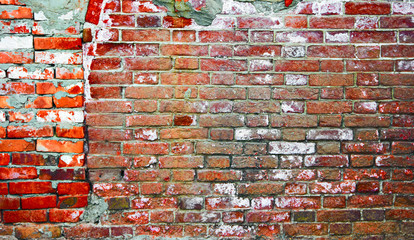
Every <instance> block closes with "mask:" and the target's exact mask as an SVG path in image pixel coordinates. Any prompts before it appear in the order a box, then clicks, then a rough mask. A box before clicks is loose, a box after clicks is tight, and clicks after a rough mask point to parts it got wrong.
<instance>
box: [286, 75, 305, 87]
mask: <svg viewBox="0 0 414 240" xmlns="http://www.w3.org/2000/svg"><path fill="white" fill-rule="evenodd" d="M285 78H286V79H285V80H286V83H285V84H286V85H291V86H302V85H306V84H307V83H308V76H306V75H293V74H286V76H285Z"/></svg>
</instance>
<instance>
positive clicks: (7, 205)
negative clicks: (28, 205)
mask: <svg viewBox="0 0 414 240" xmlns="http://www.w3.org/2000/svg"><path fill="white" fill-rule="evenodd" d="M19 208H20V199H19V198H18V197H0V209H2V210H6V209H19Z"/></svg>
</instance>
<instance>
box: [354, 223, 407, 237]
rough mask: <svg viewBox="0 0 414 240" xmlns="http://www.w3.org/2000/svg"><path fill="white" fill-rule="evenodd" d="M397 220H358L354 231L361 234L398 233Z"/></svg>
mask: <svg viewBox="0 0 414 240" xmlns="http://www.w3.org/2000/svg"><path fill="white" fill-rule="evenodd" d="M398 232H399V227H398V224H397V223H395V222H358V223H355V224H354V233H356V234H361V235H372V234H392V233H398Z"/></svg>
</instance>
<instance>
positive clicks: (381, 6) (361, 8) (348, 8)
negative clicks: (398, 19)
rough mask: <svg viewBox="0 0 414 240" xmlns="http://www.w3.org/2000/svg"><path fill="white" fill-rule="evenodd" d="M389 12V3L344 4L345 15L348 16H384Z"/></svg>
mask: <svg viewBox="0 0 414 240" xmlns="http://www.w3.org/2000/svg"><path fill="white" fill-rule="evenodd" d="M390 12H391V4H390V3H382V2H381V3H377V2H373V3H370V2H368V3H366V2H347V3H345V13H346V14H350V15H355V14H357V15H365V14H368V15H386V14H389V13H390Z"/></svg>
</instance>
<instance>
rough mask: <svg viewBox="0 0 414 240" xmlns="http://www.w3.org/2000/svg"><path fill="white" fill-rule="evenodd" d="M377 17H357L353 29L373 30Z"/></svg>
mask: <svg viewBox="0 0 414 240" xmlns="http://www.w3.org/2000/svg"><path fill="white" fill-rule="evenodd" d="M377 22H378V17H357V18H356V20H355V28H357V29H373V28H375V27H376V26H377Z"/></svg>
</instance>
